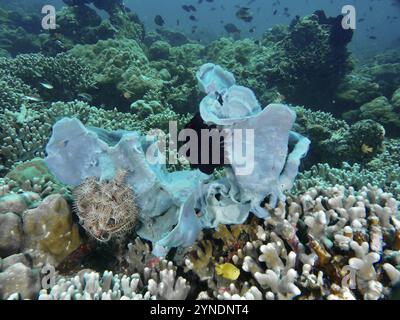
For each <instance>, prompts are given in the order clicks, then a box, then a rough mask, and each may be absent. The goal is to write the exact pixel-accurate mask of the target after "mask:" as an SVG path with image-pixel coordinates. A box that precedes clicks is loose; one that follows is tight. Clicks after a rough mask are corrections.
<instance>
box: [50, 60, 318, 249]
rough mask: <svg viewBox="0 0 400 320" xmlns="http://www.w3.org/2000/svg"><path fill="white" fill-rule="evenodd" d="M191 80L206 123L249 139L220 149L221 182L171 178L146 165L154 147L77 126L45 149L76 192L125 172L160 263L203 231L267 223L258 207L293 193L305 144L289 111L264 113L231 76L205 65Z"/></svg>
mask: <svg viewBox="0 0 400 320" xmlns="http://www.w3.org/2000/svg"><path fill="white" fill-rule="evenodd" d="M197 78H198V81H199V87H200V88H201V89H202V90H203V91H204V92H205V93H207V96H206V97H205V98H204V99H203V101H202V102H201V105H200V111H201V115H202V117H203V119H204V121H205V122H207V123H213V124H216V125H218V127H219V128H220V129H229V130H230V131H231V132H234V131H233V130H235V129H236V130H239V129H240V130H239V131H243V130H245V132H248V133H249V134H250V135H253V137H254V147H255V148H254V150H250V149H251V146H250V145H249V143H248V140H246V139H243V141H241V140H238V138H237V136H235V135H233V134H232V135H230V136H229V135H228V136H227V138H226V142H229V141H230V142H232V145H234V146H236V147H235V148H232V149H231V150H229V148H228V152H227V154H228V158H229V160H230V164H229V165H227V166H226V172H227V175H226V177H225V178H223V179H220V180H217V181H215V180H212V179H211V177H209V176H207V175H204V174H203V173H201V172H200V171H198V170H192V171H180V172H173V173H169V172H167V171H166V168H165V165H163V164H160V162H161V161H149V158H148V154H149V152H150V151H151V154H152V156H153V160H157V159H161V156H162V155H161V154H159V150H158V149H157V148H154V146H155V143H154V141H147V140H146V139H145V138H144V137H142V136H141V135H140V134H139V133H137V132H127V131H116V132H107V131H105V130H102V129H97V128H86V127H85V126H84V125H82V123H81V122H80V121H79V120H77V119H69V118H64V119H62V120H60V121H58V122H57V123H56V124H55V125H54V127H53V134H52V136H51V138H50V141H49V143H48V145H47V147H46V151H47V157H46V163H47V165H48V167H49V169H50V170H51V172H52V173H53V174H54V175H55V176H56V177H57V179H58V180H60V181H61V182H63V183H65V184H68V185H72V186H77V185H79V184H80V183H81V182H82V181H83V180H84V179H85V178H87V177H97V178H99V179H101V180H109V179H111V178H112V177H113V176H114V174H115V172H116V170H117V169H123V170H126V171H127V172H128V177H127V182H128V184H129V185H130V186H131V187H132V189H133V191H134V193H135V195H136V198H137V199H136V201H137V203H138V206H139V208H140V217H139V220H140V222H141V226H140V228H139V229H138V234H139V236H141V237H143V238H145V239H147V240H150V241H152V242H153V245H154V253H155V254H157V255H160V256H163V255H165V254H166V252H167V251H168V249H169V248H172V247H179V246H190V245H192V244H193V242H194V241H195V240H196V238H197V236H198V234H199V232H200V230H202V229H203V228H213V227H217V226H218V225H219V224H239V223H243V222H244V221H245V220H246V219H247V217H248V215H249V213H250V211H251V212H253V213H254V214H256V215H257V216H258V217H261V218H266V217H267V216H268V214H267V211H266V210H265V209H264V208H262V207H261V206H260V203H261V202H262V201H263V200H264V199H265V198H266V197H267V196H270V205H271V206H275V205H276V203H277V201H278V200H281V201H284V200H285V196H284V191H286V190H289V189H290V188H291V187H292V185H293V182H294V179H295V177H296V175H297V173H298V167H299V164H300V160H301V158H302V157H303V156H304V155H305V154H306V153H307V151H308V148H309V144H310V141H309V140H308V139H307V138H305V137H303V136H301V135H300V134H297V133H295V132H292V131H290V130H291V128H292V126H293V124H294V121H295V118H296V116H295V113H294V112H293V111H292V110H291V109H290V108H289V107H287V106H285V105H281V104H272V105H269V106H267V107H266V108H265V109H264V110H262V109H261V107H260V105H259V103H258V101H257V99H256V97H255V96H254V93H253V92H252V91H251V90H250V89H248V88H245V87H240V86H236V85H235V78H234V77H233V75H232V74H231V73H229V72H227V71H225V70H223V69H222V68H221V67H219V66H215V65H213V64H206V65H204V66H202V67H201V69H200V71H199V72H198V73H197ZM246 130H247V131H246ZM289 145H291V146H292V148H291V150H292V151H291V152H290V153H289V154H288V150H289ZM150 146H151V148H150ZM243 150H246V152H247V151H248V152H250V153H251V151H252V152H253V157H252V158H251V165H249V163H242V162H241V161H240V157H237V155H241V153H242V151H243ZM247 166H249V167H250V169H252V170H249V169H248V168H247ZM246 171H248V172H246ZM196 211H197V214H196Z"/></svg>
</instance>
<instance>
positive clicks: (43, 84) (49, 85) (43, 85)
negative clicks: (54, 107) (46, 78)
mask: <svg viewBox="0 0 400 320" xmlns="http://www.w3.org/2000/svg"><path fill="white" fill-rule="evenodd" d="M40 85H41V86H42V87H43V88H45V89H48V90H52V89H54V87H53V86H52V85H51V84H49V83H44V82H41V83H40Z"/></svg>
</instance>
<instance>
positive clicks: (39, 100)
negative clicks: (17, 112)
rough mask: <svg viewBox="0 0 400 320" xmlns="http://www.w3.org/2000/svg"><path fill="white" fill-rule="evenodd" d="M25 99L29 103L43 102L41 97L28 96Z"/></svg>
mask: <svg viewBox="0 0 400 320" xmlns="http://www.w3.org/2000/svg"><path fill="white" fill-rule="evenodd" d="M24 98H25V99H26V100H28V101H32V102H42V101H43V99H42V98H41V97H39V96H34V95H26V96H24Z"/></svg>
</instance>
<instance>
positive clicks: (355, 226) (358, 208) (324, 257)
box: [202, 186, 400, 300]
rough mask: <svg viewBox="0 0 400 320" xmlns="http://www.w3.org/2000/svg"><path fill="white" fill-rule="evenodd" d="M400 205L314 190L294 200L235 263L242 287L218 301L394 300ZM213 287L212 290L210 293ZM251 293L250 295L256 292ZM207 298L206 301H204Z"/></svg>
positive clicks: (275, 213) (367, 193)
mask: <svg viewBox="0 0 400 320" xmlns="http://www.w3.org/2000/svg"><path fill="white" fill-rule="evenodd" d="M398 206H399V203H398V202H397V201H396V200H395V199H394V198H393V196H392V195H391V194H389V193H386V192H384V191H383V190H381V189H379V188H375V187H372V186H367V187H364V188H362V189H361V190H360V191H358V192H357V191H355V190H354V189H353V188H348V189H346V188H344V187H341V186H336V187H333V188H329V189H325V190H320V189H317V188H312V189H310V190H309V191H308V192H306V193H304V194H303V195H301V196H298V197H289V198H288V199H287V201H286V203H285V204H283V203H280V204H279V205H278V206H277V207H276V208H275V209H271V208H267V209H268V210H269V211H270V217H269V218H268V219H266V220H265V222H264V223H263V224H257V225H256V226H254V227H253V228H254V230H253V236H252V240H251V241H248V242H247V243H246V244H245V245H243V246H242V247H241V248H240V249H238V250H237V251H236V252H235V254H234V255H232V256H230V261H231V262H232V263H233V264H234V265H235V266H237V267H238V268H240V269H241V270H242V273H243V279H244V282H233V283H231V284H230V285H229V286H221V285H220V284H219V283H218V281H217V282H213V281H212V280H210V279H209V280H208V282H211V283H212V284H213V285H212V288H213V289H212V294H211V295H210V294H208V296H212V295H213V296H214V297H215V298H218V299H269V300H272V299H293V298H297V299H329V300H355V299H360V298H362V299H365V300H377V299H382V298H388V297H390V294H391V287H392V286H394V285H397V284H398V283H399V282H400V253H399V250H400V232H399V231H400V219H399V211H398ZM210 287H211V286H210ZM250 288H252V289H251V290H250ZM202 295H203V296H205V293H204V292H203V293H202Z"/></svg>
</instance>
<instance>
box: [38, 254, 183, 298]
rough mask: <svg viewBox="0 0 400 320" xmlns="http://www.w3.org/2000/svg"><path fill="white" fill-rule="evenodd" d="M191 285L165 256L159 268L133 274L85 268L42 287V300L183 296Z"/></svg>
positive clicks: (146, 269)
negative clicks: (47, 287)
mask: <svg viewBox="0 0 400 320" xmlns="http://www.w3.org/2000/svg"><path fill="white" fill-rule="evenodd" d="M189 290H190V286H189V285H188V283H187V281H186V280H185V279H184V278H182V277H176V268H175V267H174V266H173V264H172V262H170V261H167V260H163V261H162V262H161V263H160V266H159V269H155V268H152V269H151V268H145V269H144V270H143V272H142V273H140V274H139V273H135V274H132V275H131V276H126V275H119V274H116V275H113V273H112V272H109V271H105V272H104V274H103V276H101V275H100V274H99V273H96V272H92V271H90V270H82V271H81V274H80V275H76V276H75V277H72V278H69V279H68V278H63V277H59V279H58V281H57V283H56V285H54V286H53V287H52V288H51V289H50V290H41V291H40V293H39V300H156V299H157V300H183V299H185V298H186V297H187V295H188V293H189Z"/></svg>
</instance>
